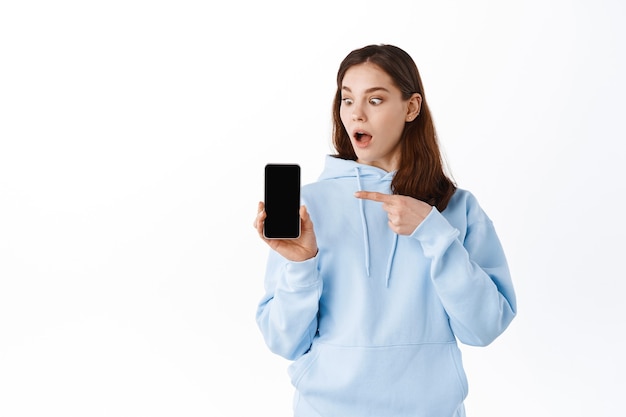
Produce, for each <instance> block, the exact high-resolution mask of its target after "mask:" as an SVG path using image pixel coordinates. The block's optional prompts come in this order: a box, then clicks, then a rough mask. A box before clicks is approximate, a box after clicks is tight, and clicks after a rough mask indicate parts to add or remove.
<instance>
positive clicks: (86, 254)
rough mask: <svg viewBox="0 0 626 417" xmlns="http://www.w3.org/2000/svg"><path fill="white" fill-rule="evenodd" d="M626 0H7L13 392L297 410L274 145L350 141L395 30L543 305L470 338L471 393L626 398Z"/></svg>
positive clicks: (56, 402)
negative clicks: (265, 324)
mask: <svg viewBox="0 0 626 417" xmlns="http://www.w3.org/2000/svg"><path fill="white" fill-rule="evenodd" d="M625 17H626V7H625V6H624V3H623V2H619V1H618V0H614V1H611V0H600V1H581V0H578V1H576V0H574V1H569V2H567V1H551V2H550V1H538V0H533V1H523V2H522V1H520V2H497V1H487V0H479V1H474V2H464V1H439V2H434V1H433V2H425V1H404V2H397V1H385V2H380V1H363V0H358V1H357V0H350V1H343V2H336V1H321V2H314V3H300V2H288V1H282V2H281V1H269V2H256V1H243V2H238V3H237V2H204V1H184V0H183V1H176V2H174V1H162V2H148V1H139V0H126V1H109V2H98V3H96V2H79V1H69V0H62V1H57V2H44V1H21V2H4V3H2V5H0V60H1V65H0V415H2V416H11V417H13V416H43V415H46V416H51V415H54V416H57V415H59V416H66V417H67V416H116V417H120V416H132V417H137V416H150V417H156V416H175V415H176V416H186V417H191V416H242V415H250V413H249V412H248V411H247V410H249V409H250V407H251V408H253V409H255V410H258V413H259V414H260V415H272V416H289V415H290V405H291V404H290V401H291V393H292V391H291V387H290V385H289V383H288V377H287V374H286V367H287V365H288V362H287V361H285V360H282V359H280V358H278V357H276V356H274V355H273V354H271V353H269V351H268V350H267V349H266V347H265V346H264V344H263V342H262V340H261V336H260V333H259V331H258V330H257V328H256V324H255V323H254V313H255V308H256V303H257V301H258V299H259V298H260V296H261V295H262V279H263V269H264V262H265V255H266V248H265V247H264V245H263V244H262V243H261V242H260V241H259V240H258V239H257V237H256V235H255V232H254V230H253V229H252V226H251V224H252V220H253V218H254V215H255V210H256V202H257V201H258V200H260V199H261V198H262V167H263V165H264V164H265V163H266V162H271V161H293V162H298V163H300V164H301V165H302V168H303V175H304V180H305V182H309V181H312V180H314V179H315V178H316V177H317V175H318V174H319V172H320V170H321V167H322V161H323V156H324V154H326V153H328V152H329V151H330V146H329V137H330V104H331V100H332V95H333V93H334V78H335V72H336V69H337V67H338V65H339V62H340V61H341V59H342V58H343V57H344V56H345V55H346V54H347V53H348V52H349V51H350V50H352V49H355V48H357V47H361V46H364V45H366V44H370V43H393V44H396V45H398V46H400V47H402V48H404V49H405V50H407V51H408V52H409V53H410V54H411V55H412V56H413V57H414V58H415V60H416V62H417V64H418V66H419V67H420V70H421V72H422V77H423V81H424V83H425V88H426V96H427V99H428V100H429V103H430V106H431V108H432V112H433V114H434V117H435V122H436V126H437V128H438V132H439V135H440V139H441V142H442V146H443V148H444V150H445V152H446V155H447V158H448V161H449V164H450V167H451V169H452V172H453V173H454V176H455V179H456V181H457V182H458V184H459V185H460V186H461V187H463V188H467V189H470V190H472V191H473V192H474V194H476V195H477V197H478V198H479V200H480V201H481V203H482V205H483V207H484V208H485V209H486V211H487V212H488V213H489V215H490V216H491V217H492V219H493V220H494V222H495V224H496V227H497V229H498V231H499V233H500V236H501V239H502V241H503V243H504V245H505V249H506V251H507V254H508V257H509V261H510V266H511V269H512V272H513V277H514V282H515V284H516V289H517V292H518V298H519V316H518V318H516V320H515V321H514V322H513V324H512V325H511V327H510V328H509V329H508V331H507V332H506V333H505V334H504V335H503V336H502V337H500V338H499V339H498V340H497V341H496V342H494V343H493V344H492V345H491V346H489V347H487V348H480V349H479V348H469V347H463V352H464V358H465V364H466V370H467V373H468V375H469V381H470V395H469V398H468V400H467V404H466V407H467V410H468V415H470V416H482V417H485V416H503V415H507V416H509V417H516V416H520V417H521V416H524V417H525V416H530V415H532V416H537V417H540V416H541V417H543V416H546V417H553V416H557V415H559V416H560V415H567V416H590V415H593V416H614V415H617V414H619V412H620V411H621V409H622V404H621V403H622V401H621V395H622V394H623V392H624V389H625V388H626V386H625V383H624V379H623V376H622V374H623V373H624V372H625V371H626V369H625V368H626V366H625V361H624V358H623V352H624V351H626V343H625V342H624V337H623V335H622V333H623V330H624V325H625V324H624V323H625V319H626V314H625V313H624V308H623V305H622V294H623V292H624V288H625V285H624V282H623V281H624V278H626V276H625V275H626V274H625V273H624V268H623V266H622V265H623V259H624V256H623V253H622V252H623V250H624V248H625V245H624V243H623V240H622V237H623V235H624V234H625V233H626V227H625V226H624V223H625V222H624V219H623V212H624V210H623V206H622V199H621V197H622V194H623V192H624V185H623V179H624V178H625V174H626V172H625V168H624V151H623V150H621V149H622V146H621V145H622V144H621V142H622V141H623V140H624V139H626V129H625V128H624V117H623V114H622V113H623V111H624V109H625V106H624V96H625V94H626V82H625V81H624V79H623V74H624V73H626V59H625V57H624V50H625V45H624V41H623V40H624V39H626V30H625V29H624V26H623V25H622V22H623V20H624V18H625Z"/></svg>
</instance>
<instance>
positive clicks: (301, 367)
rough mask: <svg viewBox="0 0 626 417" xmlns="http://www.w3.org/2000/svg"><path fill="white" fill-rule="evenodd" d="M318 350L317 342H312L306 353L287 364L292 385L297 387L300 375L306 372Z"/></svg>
mask: <svg viewBox="0 0 626 417" xmlns="http://www.w3.org/2000/svg"><path fill="white" fill-rule="evenodd" d="M319 351H320V349H319V347H318V346H317V344H313V346H311V349H310V350H309V351H308V352H307V353H305V354H304V355H302V356H300V357H299V358H298V359H296V361H295V362H293V363H292V364H291V365H289V368H288V369H287V372H288V374H289V376H290V378H291V383H292V384H293V386H294V387H296V388H297V387H298V384H299V383H300V380H301V379H302V377H303V376H304V375H305V374H306V372H307V370H309V369H310V368H311V366H313V364H314V363H315V361H316V360H317V358H318V356H319Z"/></svg>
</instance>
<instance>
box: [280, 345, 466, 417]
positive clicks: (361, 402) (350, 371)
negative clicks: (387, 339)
mask: <svg viewBox="0 0 626 417" xmlns="http://www.w3.org/2000/svg"><path fill="white" fill-rule="evenodd" d="M289 374H290V376H291V381H292V384H293V385H294V387H295V388H296V389H297V390H298V393H299V395H300V396H301V398H302V400H304V401H306V403H307V404H310V406H311V407H312V408H313V409H315V410H317V411H318V412H319V414H320V415H342V416H344V415H381V416H382V415H425V416H426V415H427V416H429V417H439V416H451V415H454V412H455V410H457V409H458V408H459V406H461V404H462V403H463V400H464V398H465V396H466V395H467V387H466V382H465V373H464V372H463V368H462V365H461V358H460V351H459V350H458V347H457V346H456V344H455V343H454V342H450V343H432V344H416V345H400V346H385V347H383V346H381V347H357V346H336V345H328V344H323V343H319V342H318V343H314V345H313V348H312V350H311V351H310V352H309V353H307V354H305V355H303V356H302V357H300V358H299V359H298V360H297V361H296V362H294V363H293V364H292V365H291V366H290V367H289Z"/></svg>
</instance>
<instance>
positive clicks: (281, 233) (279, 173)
mask: <svg viewBox="0 0 626 417" xmlns="http://www.w3.org/2000/svg"><path fill="white" fill-rule="evenodd" d="M265 212H266V214H267V217H266V218H265V226H264V235H265V237H267V238H270V239H295V238H297V237H299V236H300V166H299V165H296V164H267V165H266V166H265Z"/></svg>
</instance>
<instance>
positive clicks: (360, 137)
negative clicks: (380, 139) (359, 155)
mask: <svg viewBox="0 0 626 417" xmlns="http://www.w3.org/2000/svg"><path fill="white" fill-rule="evenodd" d="M354 139H355V140H356V141H357V142H359V143H366V142H369V141H370V140H372V135H370V134H368V133H366V132H355V133H354Z"/></svg>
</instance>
